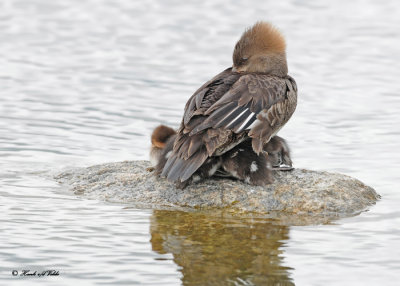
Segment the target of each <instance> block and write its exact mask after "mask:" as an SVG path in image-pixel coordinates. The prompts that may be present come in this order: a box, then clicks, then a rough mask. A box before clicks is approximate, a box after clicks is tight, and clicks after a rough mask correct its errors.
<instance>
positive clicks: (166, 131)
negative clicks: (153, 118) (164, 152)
mask: <svg viewBox="0 0 400 286" xmlns="http://www.w3.org/2000/svg"><path fill="white" fill-rule="evenodd" d="M175 133H176V131H175V130H174V129H172V128H170V127H168V126H165V125H159V126H157V127H156V128H155V129H154V131H153V134H151V144H152V146H153V147H158V148H164V146H165V143H167V140H168V139H169V138H170V137H171V136H172V135H175Z"/></svg>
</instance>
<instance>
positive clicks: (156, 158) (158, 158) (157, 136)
mask: <svg viewBox="0 0 400 286" xmlns="http://www.w3.org/2000/svg"><path fill="white" fill-rule="evenodd" d="M175 138H176V131H175V130H174V129H172V128H171V127H168V126H165V125H159V126H157V127H156V128H155V129H154V130H153V133H152V135H151V148H150V162H151V164H152V167H150V168H147V170H148V171H150V172H152V171H155V174H156V175H159V174H160V173H161V171H162V170H163V168H164V165H165V163H166V162H167V160H168V158H169V156H170V154H171V152H172V149H173V145H174V141H175ZM220 166H221V157H211V158H209V159H208V160H207V161H206V162H205V163H204V164H203V165H202V166H201V168H199V169H198V170H197V171H196V173H195V174H194V175H193V176H191V177H190V178H189V179H188V180H186V181H184V182H176V187H177V188H179V189H183V188H185V187H186V186H187V185H188V184H189V183H195V182H199V181H201V180H203V179H205V178H209V177H211V176H213V175H214V174H215V173H216V171H217V170H218V169H219V168H220Z"/></svg>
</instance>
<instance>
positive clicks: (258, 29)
mask: <svg viewBox="0 0 400 286" xmlns="http://www.w3.org/2000/svg"><path fill="white" fill-rule="evenodd" d="M233 70H234V71H237V72H258V73H268V74H271V75H276V76H285V75H287V72H288V68H287V63H286V43H285V39H284V37H283V36H282V34H281V33H280V32H279V31H278V29H277V28H275V27H274V26H273V25H271V24H270V23H267V22H257V23H256V24H255V25H254V26H252V27H251V28H248V29H247V30H246V31H245V32H244V33H243V35H242V37H241V38H240V39H239V41H238V42H237V43H236V46H235V50H234V51H233Z"/></svg>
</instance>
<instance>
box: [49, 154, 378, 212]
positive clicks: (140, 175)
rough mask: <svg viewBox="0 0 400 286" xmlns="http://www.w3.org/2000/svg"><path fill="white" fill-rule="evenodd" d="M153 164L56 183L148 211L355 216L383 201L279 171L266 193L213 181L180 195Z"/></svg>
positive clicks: (366, 190) (360, 187)
mask: <svg viewBox="0 0 400 286" xmlns="http://www.w3.org/2000/svg"><path fill="white" fill-rule="evenodd" d="M148 167H150V163H149V162H148V161H125V162H118V163H109V164H103V165H96V166H92V167H88V168H79V169H74V170H70V171H66V172H63V173H61V174H59V175H57V176H56V179H57V180H58V181H59V182H60V183H63V184H65V185H66V186H67V187H68V188H71V189H72V190H73V191H74V192H75V194H78V195H82V196H84V197H85V198H92V199H100V200H105V201H109V202H119V203H121V202H122V203H134V204H136V205H142V206H146V207H155V208H157V207H190V208H201V209H204V208H230V209H235V210H238V211H246V212H248V211H250V212H262V213H266V212H284V213H290V214H308V215H310V214H312V215H323V216H326V215H337V216H342V215H351V214H355V213H357V212H360V211H362V210H364V209H365V208H366V207H368V206H370V205H373V204H374V203H375V202H376V201H377V200H378V199H379V195H378V194H377V193H376V192H375V191H374V190H373V189H372V188H371V187H368V186H366V185H364V184H363V183H362V182H360V181H359V180H357V179H354V178H351V177H349V176H346V175H342V174H337V173H328V172H316V171H310V170H304V169H295V170H293V171H289V172H282V171H280V172H279V171H278V172H275V174H274V179H275V182H274V183H273V184H270V185H267V186H265V187H256V186H251V185H248V184H245V183H242V182H240V181H237V180H231V179H219V178H216V179H210V180H207V181H203V182H199V183H197V184H193V185H189V186H188V187H187V188H186V189H184V190H179V189H176V188H175V187H174V185H173V184H172V183H169V182H168V181H167V180H165V179H161V178H158V177H156V176H154V175H153V173H152V172H149V171H147V170H146V168H148Z"/></svg>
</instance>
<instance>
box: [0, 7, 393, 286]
mask: <svg viewBox="0 0 400 286" xmlns="http://www.w3.org/2000/svg"><path fill="white" fill-rule="evenodd" d="M398 19H400V13H399V9H398V3H397V1H394V0H392V1H385V2H379V1H372V0H371V1H367V0H366V1H361V0H360V1H344V0H342V1H318V2H317V1H313V2H309V1H308V2H304V1H295V0H293V1H264V2H260V1H246V2H240V3H239V2H237V1H211V0H207V1H201V2H197V3H195V2H193V3H191V2H189V1H186V2H181V1H174V0H169V1H161V0H159V1H129V0H119V1H106V0H100V1H95V0H92V1H89V0H87V1H81V0H79V1H78V0H69V1H67V0H64V1H46V0H24V1H19V0H2V1H0V31H1V33H0V42H1V44H0V54H1V56H0V67H1V68H0V100H1V101H0V102H1V103H0V213H1V216H0V222H1V225H0V230H1V235H0V284H2V285H11V284H12V285H14V284H15V285H27V284H29V285H39V284H40V285H71V284H72V283H75V282H76V283H79V284H80V285H99V284H106V285H120V284H125V285H180V284H183V285H205V284H207V281H208V282H210V283H209V284H208V285H276V284H277V283H279V282H280V284H279V285H293V284H296V285H398V278H400V277H399V273H400V258H399V257H400V218H399V217H400V216H399V215H400V211H399V210H398V205H399V203H400V195H399V191H398V189H399V183H400V179H399V174H398V173H399V171H400V152H399V151H398V150H399V147H400V143H399V142H400V140H399V139H400V138H399V137H400V136H399V135H400V127H399V124H400V116H399V110H400V96H399V93H400V81H399V79H398V76H399V75H400V49H399V48H398V47H399V46H400V30H399V24H400V22H399V20H398ZM256 20H269V21H272V22H273V23H275V24H276V25H277V26H278V27H280V29H281V30H282V31H284V34H285V36H286V38H287V41H288V62H289V70H290V74H291V75H292V76H293V77H294V78H295V79H296V81H297V83H298V87H299V90H300V93H299V104H298V108H297V111H296V113H295V115H294V116H293V118H292V119H291V121H290V122H289V123H288V124H287V126H285V128H284V129H283V130H282V131H281V133H280V134H281V135H282V136H283V137H285V138H287V140H288V141H289V144H290V145H291V147H292V151H293V152H292V153H293V159H294V162H295V166H297V167H305V168H309V169H317V170H328V171H338V172H342V173H345V174H348V175H351V176H354V177H356V178H358V179H360V180H362V181H363V182H365V183H366V184H368V185H370V186H372V187H374V188H375V189H376V190H377V191H378V192H379V193H380V194H381V195H382V200H381V201H380V202H379V203H378V204H377V205H376V206H374V207H372V208H371V209H370V210H369V211H368V212H365V213H362V214H361V215H359V216H356V217H352V218H347V219H342V220H340V221H336V222H332V223H331V224H327V225H310V226H286V225H285V224H284V223H283V222H280V221H271V220H267V219H263V218H260V217H256V216H250V215H249V216H243V215H231V214H226V213H220V214H218V213H217V214H215V213H201V212H178V211H169V210H147V209H145V210H143V209H137V208H135V207H133V206H127V205H119V204H108V203H104V202H101V201H93V200H84V199H82V198H79V197H76V196H75V195H73V194H71V193H70V192H68V191H67V190H64V189H62V188H61V187H60V186H58V185H57V184H56V183H55V182H54V181H53V180H51V176H52V174H55V173H57V172H59V171H61V170H64V169H67V168H70V167H76V166H80V167H81V166H89V165H92V164H95V163H103V162H111V161H120V160H132V159H145V158H147V152H148V148H149V135H150V132H151V130H152V128H153V127H155V126H156V125H157V124H159V123H161V122H163V123H167V124H169V125H172V126H177V124H178V122H179V121H180V118H181V116H182V110H183V106H184V104H185V102H186V100H187V99H188V97H189V96H190V95H191V94H192V92H193V91H194V90H196V89H197V88H198V87H199V86H200V85H201V84H202V83H203V82H204V81H206V80H207V79H209V78H210V77H212V76H213V75H215V74H216V73H218V72H219V71H221V70H222V69H224V68H226V67H228V66H230V65H231V53H232V50H233V45H234V44H235V42H236V40H237V39H238V37H239V36H240V34H241V33H242V31H243V30H244V28H245V27H247V26H249V25H251V24H253V23H254V22H255V21H256ZM23 269H30V270H32V271H34V270H37V271H41V270H48V269H55V270H58V271H59V273H60V274H59V276H53V277H41V278H39V277H19V276H17V277H13V276H12V274H11V273H12V270H17V271H19V272H21V271H22V270H23Z"/></svg>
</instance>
